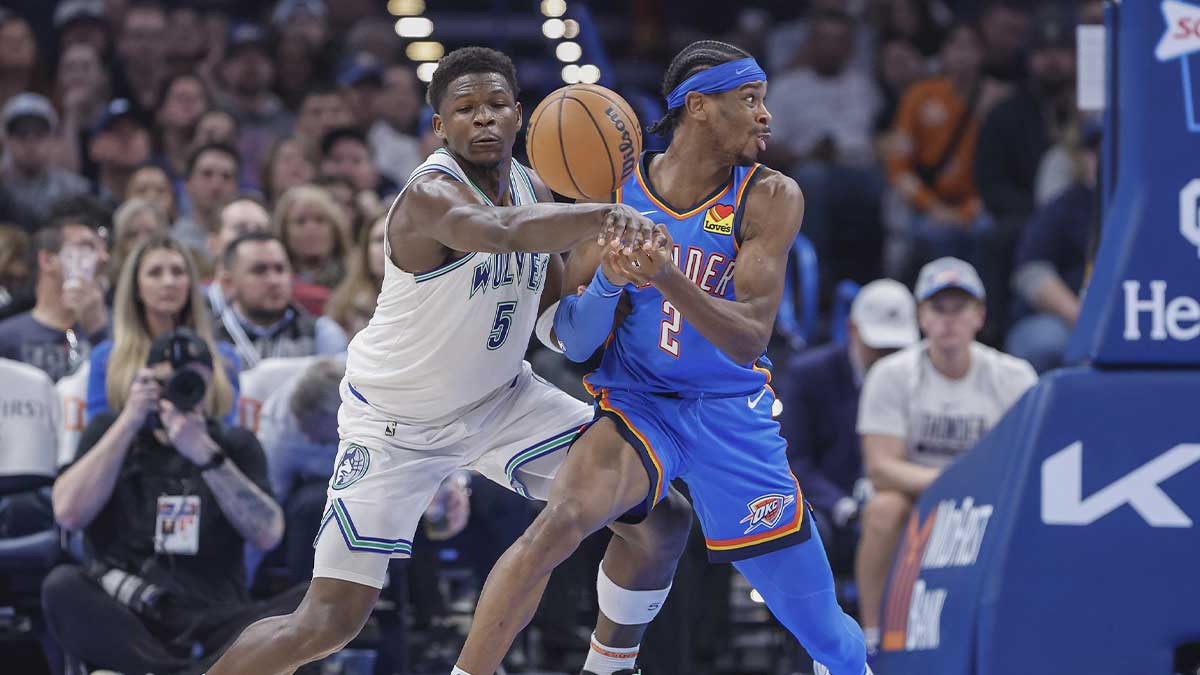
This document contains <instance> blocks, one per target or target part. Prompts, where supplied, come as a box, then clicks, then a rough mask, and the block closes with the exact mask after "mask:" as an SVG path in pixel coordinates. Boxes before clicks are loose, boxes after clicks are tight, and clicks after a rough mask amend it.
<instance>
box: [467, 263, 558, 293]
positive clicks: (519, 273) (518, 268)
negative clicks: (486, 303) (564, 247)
mask: <svg viewBox="0 0 1200 675" xmlns="http://www.w3.org/2000/svg"><path fill="white" fill-rule="evenodd" d="M549 261H550V256H549V255H548V254H546V253H493V254H491V255H489V256H488V257H487V258H486V259H485V260H484V261H483V262H481V263H478V264H477V265H475V272H474V273H473V274H472V275H471V294H470V295H469V296H467V297H468V298H473V297H475V294H476V293H479V292H481V291H483V292H486V291H487V289H488V288H497V289H498V288H500V287H501V286H510V285H512V284H521V283H524V284H525V287H526V288H528V289H529V290H531V291H537V290H540V289H541V287H542V284H543V283H544V282H545V279H546V265H547V263H549Z"/></svg>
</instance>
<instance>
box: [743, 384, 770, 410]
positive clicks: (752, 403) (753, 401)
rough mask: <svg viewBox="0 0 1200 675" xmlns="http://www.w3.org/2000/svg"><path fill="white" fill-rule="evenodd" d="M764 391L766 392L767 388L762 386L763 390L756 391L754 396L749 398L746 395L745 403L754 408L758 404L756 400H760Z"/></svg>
mask: <svg viewBox="0 0 1200 675" xmlns="http://www.w3.org/2000/svg"><path fill="white" fill-rule="evenodd" d="M765 393H767V388H766V387H763V390H762V391H760V392H758V396H755V397H754V398H750V397H749V396H747V397H746V405H747V406H749V407H750V408H751V409H753V408H755V407H756V406H757V405H758V402H759V401H761V400H762V397H763V394H765Z"/></svg>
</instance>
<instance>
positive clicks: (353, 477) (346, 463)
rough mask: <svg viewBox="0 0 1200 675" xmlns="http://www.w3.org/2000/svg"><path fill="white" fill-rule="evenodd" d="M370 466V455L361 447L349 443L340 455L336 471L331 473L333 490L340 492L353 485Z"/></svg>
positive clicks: (365, 473)
mask: <svg viewBox="0 0 1200 675" xmlns="http://www.w3.org/2000/svg"><path fill="white" fill-rule="evenodd" d="M370 465H371V453H369V452H367V449H366V448H364V447H363V446H361V445H355V444H353V443H351V444H350V445H347V446H346V451H345V452H343V453H342V459H341V461H339V462H338V465H337V470H336V471H334V473H333V485H332V487H333V489H334V490H342V489H344V488H348V487H350V486H351V485H354V484H355V483H357V482H358V480H359V479H360V478H362V477H363V476H365V475H367V467H369V466H370Z"/></svg>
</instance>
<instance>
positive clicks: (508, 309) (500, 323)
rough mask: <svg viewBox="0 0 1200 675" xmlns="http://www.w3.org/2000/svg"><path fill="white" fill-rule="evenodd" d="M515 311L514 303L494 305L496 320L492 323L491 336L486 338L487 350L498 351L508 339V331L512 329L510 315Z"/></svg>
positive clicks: (515, 304)
mask: <svg viewBox="0 0 1200 675" xmlns="http://www.w3.org/2000/svg"><path fill="white" fill-rule="evenodd" d="M515 311H517V303H515V302H499V303H496V320H495V321H493V322H492V334H491V335H490V336H488V343H487V348H488V349H491V350H493V351H494V350H496V349H500V348H501V347H503V346H504V341H505V340H507V339H508V329H510V328H512V314H513V312H515Z"/></svg>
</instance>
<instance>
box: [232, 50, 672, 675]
mask: <svg viewBox="0 0 1200 675" xmlns="http://www.w3.org/2000/svg"><path fill="white" fill-rule="evenodd" d="M429 103H430V105H432V106H433V108H434V109H435V110H436V111H437V114H436V115H434V118H433V125H434V132H435V133H436V134H437V135H438V136H439V137H440V138H441V139H442V140H443V147H441V148H439V149H438V150H437V151H436V152H434V153H433V154H432V155H430V157H429V158H428V159H427V160H426V161H425V162H424V163H423V164H422V165H421V166H420V167H418V168H417V169H416V170H415V171H414V172H413V173H412V175H411V176H410V178H409V180H408V181H407V183H406V185H405V188H404V190H403V191H402V192H401V194H400V196H399V197H397V199H396V201H395V202H394V203H393V205H392V208H391V211H390V213H389V214H388V218H387V236H386V238H385V244H384V252H383V256H384V260H383V263H384V279H383V287H382V290H381V291H380V294H379V298H378V301H377V306H376V308H375V312H374V314H373V315H372V317H371V321H370V323H369V324H368V325H367V327H366V328H364V329H363V330H362V331H360V332H359V333H358V334H357V335H356V336H355V338H354V340H353V341H352V342H351V344H350V348H349V352H348V356H347V362H346V376H345V379H344V380H343V382H342V386H341V395H342V403H341V407H340V409H339V411H338V434H339V436H340V437H341V442H340V444H339V454H338V458H337V460H336V462H335V467H334V470H333V475H332V477H331V479H330V482H329V489H328V502H327V504H328V505H327V507H326V511H325V515H324V516H323V518H322V525H321V529H320V532H319V533H318V534H317V538H316V542H315V544H314V545H315V547H316V552H315V564H314V569H313V581H312V584H311V585H310V587H309V589H308V593H307V595H306V596H305V598H304V601H303V602H302V603H301V604H300V606H299V608H297V609H296V611H295V612H294V613H292V614H290V615H287V616H280V617H272V618H269V619H264V620H262V621H259V622H258V623H255V624H254V625H252V626H250V627H249V628H247V629H246V631H245V632H244V633H243V634H242V635H241V636H240V637H239V638H238V640H237V642H236V643H235V644H234V645H233V646H232V647H230V649H229V650H228V651H227V652H226V653H225V654H224V656H223V657H222V658H221V660H220V661H219V662H217V663H216V665H215V666H214V667H213V668H212V670H210V671H209V675H232V674H236V675H283V674H290V673H292V672H294V671H295V670H296V669H297V668H298V667H299V666H301V665H303V664H305V663H309V662H311V661H314V660H316V659H318V658H321V657H323V656H325V655H327V654H329V653H331V652H333V651H336V650H338V649H341V648H342V647H343V646H344V645H345V644H346V643H347V642H349V641H350V640H351V639H353V638H354V636H355V635H357V634H358V632H359V630H360V629H361V628H362V626H363V624H364V623H365V622H366V620H367V618H368V617H369V616H370V614H371V611H372V610H373V608H374V607H375V603H376V600H377V599H378V597H379V592H380V589H381V588H382V587H383V586H384V583H385V581H386V580H387V570H388V563H389V562H390V560H392V559H393V558H406V557H408V556H409V554H410V553H411V551H412V546H413V542H412V539H413V534H414V533H415V531H416V528H417V526H418V522H419V519H420V517H421V513H422V512H424V511H425V509H426V507H427V506H428V504H429V502H430V500H431V498H432V497H433V495H434V493H435V492H436V490H437V488H438V485H440V484H441V483H442V481H443V480H444V479H445V478H446V477H447V476H449V475H450V474H452V473H453V472H455V471H457V470H459V469H460V468H466V469H471V470H474V471H476V472H478V473H480V474H482V475H483V476H485V477H487V478H489V479H491V480H493V481H495V482H497V483H499V484H501V485H503V486H505V487H507V488H509V489H511V490H513V491H514V492H517V493H519V494H521V495H523V496H529V497H533V498H537V499H546V498H547V497H548V496H549V492H550V485H551V481H552V479H553V476H554V474H555V472H556V470H557V469H558V468H559V466H560V465H561V463H562V462H563V460H564V457H565V456H566V454H567V452H566V451H567V448H568V447H569V446H570V445H571V441H572V440H573V439H574V438H575V437H576V435H577V434H578V432H579V429H580V427H582V426H583V425H585V424H587V423H588V422H589V420H591V419H592V417H593V414H592V406H590V405H588V404H586V403H583V402H582V401H577V400H575V399H573V398H571V397H570V396H568V395H566V394H565V393H563V392H561V391H559V390H557V389H555V388H554V387H553V386H551V385H550V384H548V383H547V382H546V381H545V380H542V379H541V378H539V377H537V376H536V375H534V374H533V372H532V370H531V368H530V366H529V364H528V363H525V362H524V360H523V356H524V354H525V351H526V349H527V347H528V344H529V339H530V337H531V335H532V333H533V331H534V327H535V323H536V322H537V320H538V316H539V314H540V313H542V312H543V309H544V308H543V305H551V304H553V303H554V302H555V301H557V300H558V296H559V291H558V288H559V287H560V286H561V276H562V262H561V260H560V259H559V258H558V255H557V253H558V252H560V251H564V250H568V249H571V248H573V247H575V246H577V245H578V244H579V243H580V242H582V241H583V240H584V239H587V240H588V241H590V242H592V244H593V246H598V247H599V244H598V243H597V242H600V244H602V245H603V246H604V247H605V248H606V249H611V250H622V251H625V252H629V253H632V252H633V250H634V249H635V248H640V247H642V246H645V247H646V249H647V250H652V249H653V247H654V246H656V245H662V244H663V242H665V241H666V239H667V237H666V235H665V232H664V233H661V234H660V235H656V234H655V232H656V230H661V228H658V227H657V226H656V225H655V224H654V223H653V222H652V221H649V220H647V219H646V218H645V217H643V216H641V215H639V214H638V213H637V211H635V210H633V209H632V208H631V207H629V206H627V205H623V204H586V205H566V204H554V203H537V202H539V201H540V202H553V196H552V195H551V194H550V191H549V190H548V189H547V188H546V187H545V186H544V185H543V184H542V183H541V181H540V180H539V179H538V177H537V176H536V175H535V174H533V172H531V171H529V170H528V169H526V168H525V167H523V166H521V165H520V164H519V163H518V162H516V161H514V160H513V159H512V147H513V142H514V140H515V137H516V134H517V130H518V129H520V126H521V105H520V104H519V103H517V79H516V73H515V72H514V68H513V64H512V62H511V61H510V60H509V58H508V57H507V56H505V55H503V54H501V53H500V52H497V51H494V50H491V49H484V48H479V47H467V48H463V49H459V50H455V51H454V52H451V53H450V54H447V55H446V57H444V58H443V59H442V60H441V61H440V62H439V64H438V69H437V72H436V73H435V74H434V76H433V80H432V82H431V83H430V86H429ZM657 236H661V240H658V239H656V237H657ZM622 243H624V244H625V246H624V247H621V246H620V244H622ZM531 253H532V254H531ZM547 286H550V288H549V290H544V289H546V287H547ZM550 316H551V318H552V316H553V315H552V314H551V315H550ZM668 500H669V503H668V504H666V505H664V506H665V507H666V508H664V506H660V507H659V508H658V509H655V513H654V514H653V515H652V516H651V517H650V518H649V519H647V520H646V522H644V523H641V524H638V525H634V524H618V525H614V527H613V531H614V536H613V540H612V541H613V544H612V545H611V546H610V547H609V550H608V552H607V554H606V556H605V565H606V569H607V570H608V572H609V577H610V579H609V581H610V584H611V585H610V587H607V588H605V589H603V591H602V592H603V594H604V601H603V602H601V612H602V616H601V617H600V619H599V621H598V623H597V627H596V633H595V634H596V636H597V639H598V640H600V641H602V642H604V643H606V644H616V645H624V644H626V643H627V642H628V641H630V640H633V642H634V643H636V641H637V640H636V638H638V637H640V635H641V631H642V630H643V629H644V627H645V626H644V624H646V623H648V622H649V620H650V618H652V617H653V616H654V614H655V612H656V611H657V606H658V605H660V604H661V603H662V601H663V600H664V599H665V597H666V591H667V588H669V586H670V581H671V577H672V576H673V574H674V570H675V563H676V561H677V560H678V557H679V555H680V553H681V552H682V550H683V546H684V544H685V543H686V541H687V535H688V530H689V529H690V525H691V510H690V507H689V506H688V504H687V501H686V500H685V499H683V497H682V496H681V495H679V494H675V495H672V496H670V497H669V498H668ZM647 598H651V600H650V601H647ZM535 604H536V603H535ZM650 604H654V607H649V606H648V605H650ZM524 609H525V608H524V607H518V608H516V611H523V610H524ZM528 609H529V610H530V611H532V606H531V607H529V608H528ZM630 624H640V625H634V626H631V625H630ZM487 672H489V673H491V672H492V671H491V670H489V671H487Z"/></svg>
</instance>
